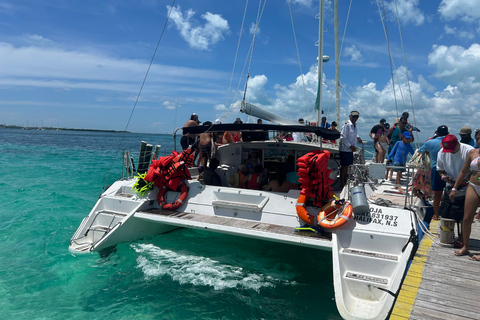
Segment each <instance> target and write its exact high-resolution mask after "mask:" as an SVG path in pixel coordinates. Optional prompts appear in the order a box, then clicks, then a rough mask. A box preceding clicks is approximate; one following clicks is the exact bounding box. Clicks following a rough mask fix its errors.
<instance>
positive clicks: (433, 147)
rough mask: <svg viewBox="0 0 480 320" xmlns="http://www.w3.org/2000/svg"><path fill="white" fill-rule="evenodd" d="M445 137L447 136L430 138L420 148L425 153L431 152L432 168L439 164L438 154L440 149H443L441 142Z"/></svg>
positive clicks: (419, 150) (420, 151)
mask: <svg viewBox="0 0 480 320" xmlns="http://www.w3.org/2000/svg"><path fill="white" fill-rule="evenodd" d="M443 138H445V137H436V138H435V139H430V140H428V141H427V142H425V143H424V144H423V146H421V147H420V148H419V149H418V152H419V153H425V152H427V151H428V152H430V161H431V164H432V168H435V167H436V166H437V154H438V151H440V149H442V146H441V143H442V140H443Z"/></svg>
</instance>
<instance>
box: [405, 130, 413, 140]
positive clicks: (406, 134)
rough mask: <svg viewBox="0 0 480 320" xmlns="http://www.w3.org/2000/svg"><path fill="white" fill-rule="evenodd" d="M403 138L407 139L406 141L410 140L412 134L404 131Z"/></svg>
mask: <svg viewBox="0 0 480 320" xmlns="http://www.w3.org/2000/svg"><path fill="white" fill-rule="evenodd" d="M403 137H404V138H407V139H410V138H411V137H412V134H411V133H410V131H405V132H404V133H403Z"/></svg>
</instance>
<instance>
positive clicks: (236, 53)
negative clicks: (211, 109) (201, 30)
mask: <svg viewBox="0 0 480 320" xmlns="http://www.w3.org/2000/svg"><path fill="white" fill-rule="evenodd" d="M247 8H248V0H247V1H246V2H245V10H244V11H243V19H242V26H241V27H240V34H239V36H238V43H237V51H236V52H235V59H234V61H233V68H232V75H231V77H230V85H229V86H228V91H227V99H226V101H225V112H224V113H223V115H224V116H225V115H226V113H227V106H228V98H229V97H230V89H231V88H232V81H233V75H234V73H235V66H236V65H237V57H238V50H239V49H240V42H241V39H242V33H243V26H244V24H245V17H246V16H247ZM242 74H243V72H242Z"/></svg>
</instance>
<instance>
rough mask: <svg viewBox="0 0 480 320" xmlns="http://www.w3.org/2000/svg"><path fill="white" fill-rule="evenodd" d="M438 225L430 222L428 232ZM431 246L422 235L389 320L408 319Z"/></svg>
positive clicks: (436, 222) (426, 237)
mask: <svg viewBox="0 0 480 320" xmlns="http://www.w3.org/2000/svg"><path fill="white" fill-rule="evenodd" d="M439 225H440V221H438V220H432V222H431V224H430V230H437V229H438V227H439ZM431 246H432V239H430V238H429V237H428V236H426V235H424V236H423V239H422V242H421V243H420V246H419V247H418V250H417V253H416V254H415V257H414V259H413V261H412V263H411V265H410V268H409V269H408V273H407V276H406V277H405V281H404V282H403V285H402V288H401V290H400V293H399V294H398V297H397V301H396V302H395V306H394V307H393V310H392V313H391V315H390V319H391V320H401V319H408V318H410V313H411V312H412V309H413V304H414V303H415V299H416V297H417V293H418V288H419V287H420V283H421V282H422V275H423V268H424V267H425V261H427V255H428V252H429V251H430V248H431Z"/></svg>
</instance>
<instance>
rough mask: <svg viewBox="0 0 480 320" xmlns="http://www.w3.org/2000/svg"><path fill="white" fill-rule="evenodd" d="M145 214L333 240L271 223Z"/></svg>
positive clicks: (161, 212) (168, 213)
mask: <svg viewBox="0 0 480 320" xmlns="http://www.w3.org/2000/svg"><path fill="white" fill-rule="evenodd" d="M144 213H148V214H155V215H161V216H166V217H169V218H176V219H182V220H191V221H197V222H203V223H208V224H212V225H221V226H228V227H233V228H240V229H247V230H256V231H263V232H269V233H275V234H282V235H288V236H295V237H308V238H313V239H318V240H320V241H331V239H332V234H331V233H329V232H326V233H325V235H322V234H321V233H315V232H310V231H295V229H294V228H292V227H285V226H280V225H275V224H269V223H264V222H259V221H252V220H245V219H237V218H231V217H220V216H207V215H201V214H195V213H187V212H177V211H167V210H162V209H151V210H148V211H145V212H144Z"/></svg>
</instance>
